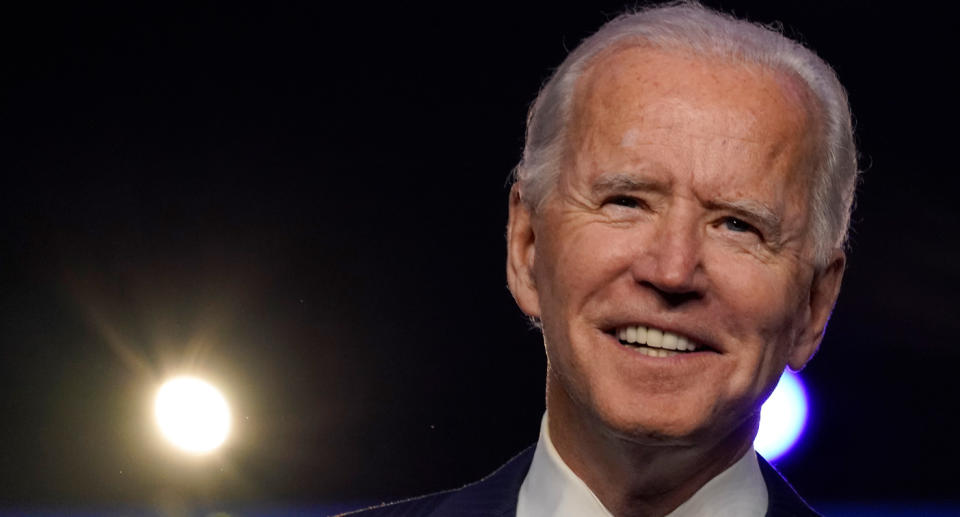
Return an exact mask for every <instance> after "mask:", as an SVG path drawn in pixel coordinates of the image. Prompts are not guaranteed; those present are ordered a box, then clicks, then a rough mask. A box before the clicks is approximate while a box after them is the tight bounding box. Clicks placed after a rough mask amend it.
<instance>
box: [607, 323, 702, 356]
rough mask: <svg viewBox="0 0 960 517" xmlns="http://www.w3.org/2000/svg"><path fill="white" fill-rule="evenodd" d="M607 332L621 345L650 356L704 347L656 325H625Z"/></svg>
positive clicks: (684, 351) (693, 350)
mask: <svg viewBox="0 0 960 517" xmlns="http://www.w3.org/2000/svg"><path fill="white" fill-rule="evenodd" d="M609 333H610V334H612V335H613V336H615V337H616V338H617V339H618V340H619V341H620V344H621V345H624V346H627V347H630V348H634V349H636V350H637V351H638V352H640V353H641V354H644V355H648V356H651V357H669V356H673V355H678V354H684V353H690V352H695V351H698V350H704V349H705V348H706V347H704V346H703V345H701V344H699V343H697V342H695V341H692V340H690V339H689V338H687V337H684V336H681V335H679V334H674V333H673V332H669V331H666V330H662V329H658V328H656V327H646V326H643V325H627V326H622V327H617V328H615V329H612V330H611V331H610V332H609Z"/></svg>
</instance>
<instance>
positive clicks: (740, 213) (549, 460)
mask: <svg viewBox="0 0 960 517" xmlns="http://www.w3.org/2000/svg"><path fill="white" fill-rule="evenodd" d="M856 176H857V165H856V150H855V148H854V144H853V137H852V131H851V122H850V113H849V108H848V106H847V101H846V96H845V94H844V91H843V88H842V86H841V85H840V84H839V82H838V81H837V79H836V77H835V75H834V73H833V71H832V70H831V69H830V67H829V66H828V65H826V64H825V63H824V62H823V61H822V60H821V59H819V58H818V57H817V56H816V55H814V54H813V53H812V52H810V51H809V50H807V49H805V48H804V47H802V46H801V45H799V44H798V43H795V42H793V41H791V40H789V39H786V38H784V37H783V36H781V35H780V34H778V33H776V32H773V31H771V30H769V29H766V28H763V27H759V26H756V25H753V24H750V23H748V22H744V21H741V20H737V19H734V18H731V17H728V16H726V15H722V14H719V13H716V12H713V11H710V10H708V9H706V8H703V7H700V6H698V5H695V4H681V5H672V6H666V7H660V8H651V9H646V10H643V11H640V12H637V13H632V14H628V15H624V16H621V17H619V18H617V19H615V20H613V21H611V22H610V23H608V24H607V25H605V26H604V27H602V28H601V29H600V30H599V31H598V32H597V33H596V34H594V35H593V36H591V37H590V38H588V39H587V40H586V41H584V42H583V43H582V44H581V45H580V46H579V47H578V48H577V49H576V50H574V51H573V52H572V53H571V54H570V56H568V58H567V59H566V61H565V62H564V63H563V64H562V65H561V66H560V68H559V69H558V70H557V71H556V73H555V74H554V75H553V77H552V78H551V79H550V81H549V82H548V83H547V84H546V85H545V86H544V88H543V90H542V91H541V93H540V95H539V97H538V98H537V101H536V102H535V104H534V106H533V108H532V110H531V113H530V117H529V120H528V130H527V142H526V148H525V150H524V156H523V160H522V161H521V163H520V164H519V165H518V167H517V170H516V182H515V184H514V186H513V188H512V190H511V193H510V220H509V223H508V228H507V240H508V244H507V255H508V257H507V279H508V284H509V286H510V291H511V292H512V293H513V296H514V298H515V299H516V301H517V304H518V305H519V307H520V309H521V310H522V311H523V312H524V313H525V314H526V315H528V316H529V317H530V318H531V319H532V320H533V321H535V322H536V324H537V325H538V326H540V328H541V329H542V330H543V337H544V346H545V349H546V354H547V359H548V361H547V362H548V368H547V381H546V386H547V387H546V392H547V398H546V399H547V411H546V414H545V416H544V418H543V423H542V426H541V434H540V440H539V442H538V443H537V445H536V447H535V448H532V449H531V450H528V451H526V452H524V453H522V454H521V455H520V456H518V457H516V458H514V460H512V461H511V462H510V463H508V464H507V465H506V466H504V467H503V468H502V469H501V470H499V471H498V472H496V473H495V474H493V475H491V476H490V477H488V478H487V479H485V480H483V481H481V482H479V483H477V484H474V485H470V486H467V487H465V488H463V489H460V490H457V491H451V492H445V493H442V494H436V495H433V496H428V497H425V498H420V499H414V500H411V501H407V502H403V503H399V504H396V505H390V506H384V507H381V508H378V509H375V510H372V512H374V514H377V515H437V516H439V515H504V516H506V515H510V516H512V515H516V516H518V517H540V516H576V517H589V516H609V515H615V516H618V517H619V516H663V515H670V516H673V517H692V516H716V515H728V516H738V517H744V516H763V515H814V514H815V513H814V512H813V510H811V509H810V508H809V507H808V506H807V505H806V504H805V503H804V502H803V501H802V499H800V498H799V497H798V496H797V495H796V494H795V493H794V492H793V490H792V489H791V488H790V486H789V485H788V484H787V483H786V482H785V481H784V480H783V479H782V478H780V476H779V475H778V474H777V473H776V472H775V471H774V470H773V469H772V468H771V467H770V466H769V465H767V464H766V462H764V461H763V459H762V458H760V457H758V456H757V455H756V453H755V452H754V451H753V447H752V443H753V439H754V437H755V435H756V432H757V426H758V424H759V417H760V406H761V404H762V403H763V401H764V400H765V399H766V397H767V396H768V395H769V394H770V392H771V391H772V390H773V388H774V386H775V384H776V382H777V380H778V379H779V377H780V374H781V373H782V372H783V369H784V368H785V367H786V366H789V367H791V368H793V369H800V368H802V367H803V366H804V365H805V364H806V363H807V361H809V360H810V358H811V357H812V356H813V355H814V353H815V352H816V350H817V347H818V346H819V344H820V341H821V338H822V336H823V332H824V330H825V327H826V324H827V320H828V318H829V316H830V312H831V309H832V307H833V305H834V302H835V301H836V298H837V294H838V292H839V289H840V280H841V277H842V276H843V270H844V261H845V257H844V251H843V248H844V243H845V240H846V233H847V226H848V222H849V214H850V207H851V204H852V199H853V190H854V184H855V181H856Z"/></svg>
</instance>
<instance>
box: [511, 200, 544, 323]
mask: <svg viewBox="0 0 960 517" xmlns="http://www.w3.org/2000/svg"><path fill="white" fill-rule="evenodd" d="M535 241H536V238H535V235H534V230H533V221H532V214H531V213H530V210H529V208H527V205H526V204H525V203H524V201H523V199H522V198H521V193H520V187H519V185H517V184H514V185H513V188H511V189H510V217H509V219H508V221H507V285H508V287H509V288H510V293H512V294H513V299H514V300H516V302H517V305H518V306H519V307H520V310H522V311H523V312H524V314H526V315H527V316H530V317H532V318H539V317H540V297H539V294H538V293H537V287H536V282H535V281H534V277H533V264H534V259H535V252H536V246H535Z"/></svg>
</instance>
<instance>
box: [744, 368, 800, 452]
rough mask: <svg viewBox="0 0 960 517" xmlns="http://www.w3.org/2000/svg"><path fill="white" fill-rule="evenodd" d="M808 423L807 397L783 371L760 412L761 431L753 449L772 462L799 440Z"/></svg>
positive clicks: (794, 377) (790, 374)
mask: <svg viewBox="0 0 960 517" xmlns="http://www.w3.org/2000/svg"><path fill="white" fill-rule="evenodd" d="M806 423H807V394H806V392H805V391H804V389H803V384H802V383H801V382H800V377H799V376H797V374H795V373H793V372H791V371H789V370H785V371H784V372H783V375H781V376H780V382H779V383H778V384H777V387H776V388H775V389H774V390H773V393H772V394H771V395H770V398H768V399H767V401H766V402H764V404H763V407H762V408H761V409H760V431H759V432H758V433H757V438H756V439H755V440H754V441H753V447H754V448H755V449H756V450H757V452H759V453H760V454H761V455H762V456H763V457H764V458H766V459H767V460H769V461H773V460H775V459H777V458H779V457H780V456H783V455H784V454H785V453H786V452H787V451H789V450H790V448H791V447H793V445H794V444H795V443H796V442H797V440H798V439H799V438H800V435H801V434H802V433H803V426H804V425H805V424H806Z"/></svg>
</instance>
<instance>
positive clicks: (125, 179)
mask: <svg viewBox="0 0 960 517" xmlns="http://www.w3.org/2000/svg"><path fill="white" fill-rule="evenodd" d="M711 4H712V5H720V6H722V7H723V8H725V9H727V10H732V11H733V12H735V13H736V14H738V15H745V16H748V17H750V18H751V19H754V20H758V21H763V22H772V21H774V20H779V21H782V22H783V23H784V25H785V27H786V31H787V33H788V34H791V35H794V36H801V37H802V38H803V39H804V40H805V41H807V42H808V43H809V44H810V45H811V46H812V47H813V48H814V49H816V50H817V51H818V52H819V53H820V54H821V55H822V56H824V57H825V58H826V59H827V60H828V61H829V62H831V63H832V64H834V65H835V66H836V68H837V70H838V71H839V74H840V76H841V79H842V80H843V82H844V83H845V84H846V85H847V86H848V88H849V92H850V98H851V102H852V104H853V108H854V112H855V115H856V119H857V132H858V138H859V141H860V145H861V149H862V153H863V166H864V167H865V168H866V169H867V172H866V174H865V176H864V183H863V186H862V189H861V193H860V197H859V200H858V206H857V211H856V214H855V231H854V233H853V251H852V253H851V255H850V260H849V271H848V273H847V278H846V284H845V289H844V291H843V293H842V294H841V298H840V301H839V305H838V307H837V310H836V312H835V313H834V318H833V321H832V322H831V327H830V329H829V331H828V335H827V337H826V339H825V342H824V344H823V347H822V349H821V352H820V354H819V355H818V356H817V357H816V358H815V360H814V361H813V362H812V364H811V365H810V367H809V368H808V369H807V370H805V372H804V373H803V376H804V378H805V380H806V381H807V383H808V385H809V389H810V394H811V396H812V403H813V404H814V407H813V408H812V411H813V414H812V420H811V423H810V427H809V428H808V431H807V434H806V436H805V438H804V440H803V442H802V443H801V444H800V446H799V450H798V451H797V452H796V453H795V454H794V455H793V456H791V457H788V458H787V459H785V460H784V461H783V462H782V463H781V464H780V466H781V468H782V469H783V470H784V471H785V472H786V473H787V475H788V476H789V477H790V478H791V480H793V481H794V483H795V484H796V485H797V486H798V488H799V489H800V490H801V491H802V492H803V493H805V494H806V495H808V496H809V497H810V498H812V499H814V500H820V501H833V500H898V499H902V500H921V499H927V500H943V499H949V498H951V497H955V493H956V491H955V488H954V479H953V478H954V476H953V475H952V472H953V471H954V470H955V464H956V462H957V461H958V459H960V458H958V446H957V445H956V439H955V436H956V432H957V426H956V425H955V422H954V420H955V417H954V414H955V412H956V410H957V403H956V402H955V397H954V393H955V392H956V388H955V387H954V379H955V378H956V376H957V374H956V363H957V359H960V352H958V349H957V347H956V344H955V336H956V335H957V334H958V331H960V322H958V318H956V317H955V316H954V314H953V313H954V310H955V308H956V303H955V299H956V297H957V293H960V289H958V288H960V270H958V266H957V265H956V264H957V263H958V259H960V247H958V244H957V240H956V238H955V236H956V227H957V223H958V217H957V216H958V210H957V208H956V207H955V205H954V198H955V195H954V191H955V189H954V187H955V186H956V185H957V180H956V175H955V167H954V166H953V155H954V154H955V153H956V150H955V143H954V142H953V135H954V132H955V131H954V126H955V124H956V122H955V120H956V117H955V115H956V112H955V106H954V105H953V99H952V97H953V96H952V94H953V93H954V92H955V91H956V87H955V84H954V82H953V79H951V73H950V72H951V70H952V68H953V67H954V66H955V64H956V63H955V58H954V56H953V50H954V49H952V48H950V45H951V44H952V43H953V39H952V36H950V35H949V34H948V33H947V32H946V31H947V30H948V29H951V28H953V27H954V26H955V24H954V23H953V22H950V21H949V19H950V14H951V13H948V12H942V11H936V10H933V11H931V10H930V8H927V9H926V12H920V11H919V10H918V9H914V8H911V7H902V8H900V9H899V10H894V9H891V8H887V7H883V6H881V5H879V4H874V3H872V2H866V1H860V2H846V3H838V2H826V1H818V2H803V3H798V4H797V5H793V6H782V5H772V3H769V2H747V1H727V2H711ZM918 7H919V6H918ZM622 8H623V5H622V4H619V3H616V2H606V3H602V4H598V3H589V4H588V3H584V4H583V5H579V6H574V5H570V6H561V5H560V4H558V3H556V2H537V3H529V4H525V5H523V6H518V5H510V4H503V5H496V4H493V3H482V4H476V5H468V4H450V5H447V6H445V7H437V6H427V5H420V6H417V5H404V4H401V3H395V4H390V5H385V6H383V5H380V6H378V5H369V4H356V5H352V6H345V5H344V6H339V7H329V6H321V4H320V3H302V4H288V3H276V4H275V5H274V4H270V5H268V4H267V3H264V4H262V5H259V6H253V7H238V6H237V5H232V4H230V3H223V4H202V5H201V4H195V5H192V6H189V7H186V6H184V7H177V8H174V7H170V6H167V5H160V4H156V5H153V6H137V7H134V6H130V5H123V4H119V5H105V4H97V5H93V6H91V5H84V6H79V5H73V6H69V7H67V6H60V5H56V4H34V5H32V6H30V7H21V8H17V9H12V10H11V9H10V8H9V7H8V8H5V9H6V12H4V13H2V16H0V20H2V21H0V24H2V31H0V32H2V36H0V37H2V39H3V51H2V52H3V54H2V57H3V62H2V65H0V66H2V67H3V70H4V73H3V74H2V77H0V81H2V85H3V86H2V89H3V90H2V91H3V96H2V103H3V104H2V106H3V107H2V109H3V116H2V126H3V131H4V133H5V136H4V145H3V147H4V148H5V150H4V152H3V153H2V154H3V157H2V164H3V165H2V167H3V177H4V179H3V183H2V185H3V187H2V191H0V200H2V208H0V210H2V212H0V213H2V215H3V217H2V223H3V226H2V229H3V234H2V236H3V240H2V246H3V247H2V249H0V251H2V257H0V265H2V267H0V287H2V291H0V304H2V305H0V339H2V347H3V348H2V352H3V355H2V361H0V393H2V395H0V414H2V417H3V424H2V426H0V429H2V431H0V443H2V446H0V447H2V449H0V450H2V456H0V485H2V486H3V489H2V490H0V506H7V507H12V506H20V505H41V506H49V505H68V506H76V507H79V506H87V505H117V504H120V505H125V504H133V505H151V506H152V505H158V504H160V505H167V507H175V506H176V505H177V504H193V503H196V502H210V501H232V502H236V503H238V504H263V503H277V504H281V503H283V504H286V503H295V504H301V503H313V502H322V501H378V500H381V499H391V498H395V497H399V496H405V495H412V494H416V493H422V492H426V491H431V490H436V489H440V488H447V487H452V486H456V485H459V484H462V483H464V482H467V481H469V480H473V479H476V478H478V477H479V476H480V475H482V474H484V473H486V472H488V471H490V470H491V469H492V468H494V467H495V466H497V465H499V464H500V463H502V462H503V461H505V460H506V459H507V458H508V457H510V456H511V455H512V454H513V453H515V452H516V451H518V450H520V449H521V448H522V447H524V446H526V445H527V444H529V443H532V442H533V441H534V440H535V439H536V433H537V425H538V422H539V418H540V415H541V411H542V408H543V401H542V398H543V386H542V384H543V371H544V367H545V363H544V358H543V352H542V346H541V344H540V342H539V339H538V335H537V334H536V333H535V332H534V331H531V330H530V329H529V327H528V325H527V324H526V322H525V321H524V320H523V318H522V317H521V316H520V313H519V311H518V310H516V309H515V307H514V306H513V303H512V300H511V298H510V296H509V294H508V293H507V291H506V288H505V281H504V273H503V269H504V267H503V264H504V249H503V248H504V238H503V228H504V224H505V221H506V187H505V179H506V177H507V174H508V173H509V171H510V169H511V167H512V166H513V164H514V163H515V161H516V160H517V158H518V157H519V152H520V149H521V146H522V135H523V122H524V116H525V111H526V107H527V106H528V104H529V102H530V101H531V100H532V99H533V97H534V95H535V94H536V91H537V89H538V87H539V85H540V83H541V82H542V81H543V80H544V79H545V78H546V75H547V74H548V71H549V70H550V69H551V67H554V66H556V65H557V64H558V63H559V62H560V61H561V59H562V58H563V56H564V55H565V52H566V49H569V48H572V47H573V46H575V45H576V43H577V42H578V41H579V40H580V39H581V38H583V37H584V36H586V35H587V34H589V33H590V32H591V31H592V30H594V29H595V28H596V27H598V26H599V25H600V24H601V23H602V22H603V21H605V20H607V19H609V18H610V17H611V16H613V15H614V14H616V13H617V12H619V11H620V10H621V9H622ZM182 371H192V372H195V373H198V374H201V375H204V376H205V377H207V378H209V379H211V380H213V381H215V382H216V383H218V384H219V385H220V386H221V387H222V388H223V389H224V390H225V392H226V394H227V396H228V398H229V399H230V400H231V402H232V404H233V409H234V413H235V415H236V420H235V430H234V435H233V437H232V439H231V441H230V442H229V443H228V445H227V446H226V447H225V448H224V449H223V450H222V451H220V452H218V453H216V454H214V455H213V456H210V457H206V458H200V459H198V458H186V457H183V456H181V455H178V454H176V453H174V452H173V451H172V450H171V449H169V448H167V446H165V445H163V444H162V443H160V441H159V439H158V438H157V436H156V432H155V431H154V429H153V424H152V422H151V420H150V408H149V404H150V397H151V395H152V390H153V389H154V388H155V383H156V382H157V381H158V380H159V379H160V378H162V377H163V376H165V375H168V374H170V373H174V372H182ZM178 501H179V503H178ZM171 505H173V506H171Z"/></svg>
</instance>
